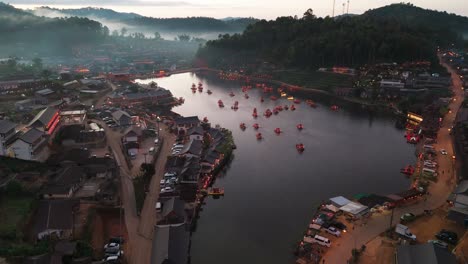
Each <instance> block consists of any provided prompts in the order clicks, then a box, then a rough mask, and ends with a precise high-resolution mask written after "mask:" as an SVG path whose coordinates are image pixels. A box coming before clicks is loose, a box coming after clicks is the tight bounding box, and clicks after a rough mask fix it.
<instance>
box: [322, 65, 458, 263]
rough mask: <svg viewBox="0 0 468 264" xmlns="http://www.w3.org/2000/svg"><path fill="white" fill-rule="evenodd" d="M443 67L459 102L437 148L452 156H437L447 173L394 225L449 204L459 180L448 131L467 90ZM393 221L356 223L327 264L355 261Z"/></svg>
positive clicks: (378, 217) (385, 217)
mask: <svg viewBox="0 0 468 264" xmlns="http://www.w3.org/2000/svg"><path fill="white" fill-rule="evenodd" d="M443 65H444V66H445V67H446V68H447V69H448V70H449V72H450V73H451V74H452V80H453V91H454V94H455V97H454V98H455V99H456V100H455V101H452V102H451V103H450V106H449V107H450V109H451V110H452V113H449V114H447V116H446V117H445V118H444V120H443V124H442V128H441V129H440V131H439V133H438V135H437V142H438V143H437V144H435V147H436V149H437V150H440V149H442V148H443V149H446V150H447V152H448V155H440V154H439V155H438V156H437V161H438V163H439V171H440V172H442V171H444V173H441V174H440V176H439V180H438V181H437V183H433V184H432V185H431V186H430V187H429V190H428V192H429V193H430V195H429V196H427V200H425V199H422V200H421V201H420V202H418V203H416V204H412V205H407V206H405V207H402V208H396V209H395V210H394V216H393V221H392V223H393V225H395V224H396V223H398V221H399V218H400V216H401V215H402V214H403V213H406V212H411V213H414V214H422V213H423V212H424V210H426V209H435V208H437V207H440V206H441V205H443V204H444V203H445V202H446V200H447V198H448V196H449V195H450V193H451V191H452V190H453V187H454V186H455V184H456V177H455V172H454V167H455V166H454V164H453V160H452V155H453V153H454V151H453V145H452V139H451V137H450V134H449V130H448V129H449V128H450V127H451V126H452V124H453V122H454V120H455V116H456V113H457V111H458V109H459V108H460V106H461V103H462V101H463V90H462V89H461V88H462V82H461V81H460V79H459V76H458V75H457V74H456V73H455V71H453V70H452V69H451V68H450V67H449V66H448V65H446V64H443ZM396 173H398V172H396ZM390 218H391V213H390V212H384V213H382V214H374V215H373V216H371V217H370V218H369V219H368V220H367V221H366V223H362V222H360V223H356V225H355V227H354V230H350V232H349V233H346V234H344V236H343V237H341V238H339V239H338V240H336V242H335V244H333V245H332V247H331V248H330V249H329V250H328V251H327V252H326V254H325V255H324V259H325V263H333V264H335V263H336V264H341V263H346V262H347V260H348V259H349V258H350V257H351V250H352V249H353V248H355V247H357V248H360V247H361V245H363V244H366V243H367V242H369V241H370V240H372V239H373V238H375V237H376V236H378V235H379V234H380V233H382V232H384V231H385V230H386V229H388V228H389V226H390ZM351 226H352V225H351ZM349 229H352V228H349Z"/></svg>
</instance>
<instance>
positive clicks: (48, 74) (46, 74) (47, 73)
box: [41, 69, 52, 81]
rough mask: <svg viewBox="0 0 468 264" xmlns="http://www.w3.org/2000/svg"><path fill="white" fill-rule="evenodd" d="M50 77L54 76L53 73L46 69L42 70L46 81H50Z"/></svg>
mask: <svg viewBox="0 0 468 264" xmlns="http://www.w3.org/2000/svg"><path fill="white" fill-rule="evenodd" d="M50 75H52V72H51V71H49V70H48V69H44V70H42V72H41V76H42V79H44V80H46V81H47V80H49V78H50Z"/></svg>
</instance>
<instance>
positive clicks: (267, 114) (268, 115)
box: [263, 109, 273, 117]
mask: <svg viewBox="0 0 468 264" xmlns="http://www.w3.org/2000/svg"><path fill="white" fill-rule="evenodd" d="M272 114H273V113H272V112H271V110H270V109H267V110H266V111H265V113H264V114H263V115H264V116H266V117H270V116H271V115H272Z"/></svg>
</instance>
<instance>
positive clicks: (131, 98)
mask: <svg viewBox="0 0 468 264" xmlns="http://www.w3.org/2000/svg"><path fill="white" fill-rule="evenodd" d="M107 100H108V102H110V103H111V104H113V105H116V106H137V105H142V104H151V105H158V104H163V103H165V102H171V101H172V93H171V92H170V91H169V90H166V89H164V88H161V87H158V88H157V89H151V90H148V91H146V92H136V93H125V94H121V93H113V94H111V95H110V96H109V97H108V98H107Z"/></svg>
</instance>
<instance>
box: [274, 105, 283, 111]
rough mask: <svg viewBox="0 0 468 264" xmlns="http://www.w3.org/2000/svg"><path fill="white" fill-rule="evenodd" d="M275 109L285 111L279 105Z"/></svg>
mask: <svg viewBox="0 0 468 264" xmlns="http://www.w3.org/2000/svg"><path fill="white" fill-rule="evenodd" d="M275 109H276V110H278V111H280V112H281V111H283V106H281V105H278V106H277V107H275Z"/></svg>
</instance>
